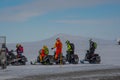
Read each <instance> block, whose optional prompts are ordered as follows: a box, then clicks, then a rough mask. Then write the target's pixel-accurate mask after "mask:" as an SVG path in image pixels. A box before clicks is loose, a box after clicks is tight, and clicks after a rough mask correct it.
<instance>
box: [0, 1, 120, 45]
mask: <svg viewBox="0 0 120 80" xmlns="http://www.w3.org/2000/svg"><path fill="white" fill-rule="evenodd" d="M59 33H65V34H70V35H77V36H79V35H80V36H84V37H96V38H102V39H109V40H114V39H116V38H119V37H120V0H0V35H1V36H6V37H7V42H9V43H14V42H31V41H38V40H44V39H47V38H50V37H52V36H54V35H56V34H59Z"/></svg>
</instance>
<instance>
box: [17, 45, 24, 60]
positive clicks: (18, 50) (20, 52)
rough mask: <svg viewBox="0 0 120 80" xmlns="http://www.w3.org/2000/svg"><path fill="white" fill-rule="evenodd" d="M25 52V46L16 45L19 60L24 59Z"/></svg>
mask: <svg viewBox="0 0 120 80" xmlns="http://www.w3.org/2000/svg"><path fill="white" fill-rule="evenodd" d="M23 51H24V49H23V46H22V45H21V44H17V45H16V52H17V57H18V58H20V57H22V53H23Z"/></svg>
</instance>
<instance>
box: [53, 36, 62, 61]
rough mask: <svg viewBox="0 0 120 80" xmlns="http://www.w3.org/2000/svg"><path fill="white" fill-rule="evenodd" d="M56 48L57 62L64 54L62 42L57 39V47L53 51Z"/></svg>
mask: <svg viewBox="0 0 120 80" xmlns="http://www.w3.org/2000/svg"><path fill="white" fill-rule="evenodd" d="M54 48H56V52H55V60H57V59H58V56H59V55H61V54H62V42H61V40H60V38H57V39H56V42H55V45H54V47H53V48H51V49H54Z"/></svg>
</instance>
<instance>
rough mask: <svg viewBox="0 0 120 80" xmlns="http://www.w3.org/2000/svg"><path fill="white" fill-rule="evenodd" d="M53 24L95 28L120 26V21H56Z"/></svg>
mask: <svg viewBox="0 0 120 80" xmlns="http://www.w3.org/2000/svg"><path fill="white" fill-rule="evenodd" d="M51 22H55V23H60V24H79V25H82V26H94V25H99V26H100V25H104V26H111V25H119V24H120V19H86V20H85V19H84V20H56V21H51Z"/></svg>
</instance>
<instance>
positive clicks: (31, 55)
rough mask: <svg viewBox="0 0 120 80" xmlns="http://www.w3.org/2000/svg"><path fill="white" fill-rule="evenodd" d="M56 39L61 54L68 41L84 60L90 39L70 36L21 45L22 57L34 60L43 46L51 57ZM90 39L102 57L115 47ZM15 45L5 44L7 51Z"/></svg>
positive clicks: (60, 35)
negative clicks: (60, 44) (60, 45)
mask: <svg viewBox="0 0 120 80" xmlns="http://www.w3.org/2000/svg"><path fill="white" fill-rule="evenodd" d="M58 37H59V38H60V39H61V41H62V43H63V54H64V55H66V45H65V41H66V40H70V42H72V43H74V44H75V53H76V54H78V55H79V57H80V59H82V58H84V55H85V53H86V50H88V49H89V39H90V38H87V37H81V36H72V35H68V34H57V35H55V36H53V37H51V38H48V39H46V40H42V41H36V42H24V43H21V44H22V45H23V46H24V55H25V56H27V58H28V60H29V61H31V60H34V59H36V57H37V56H38V51H39V50H40V49H41V48H42V46H43V45H47V46H48V48H49V51H50V54H52V55H53V54H54V53H53V52H54V51H52V50H51V48H52V47H53V46H54V43H55V41H56V38H58ZM92 39H93V41H95V42H97V44H98V48H97V50H96V53H99V54H100V55H103V56H104V55H106V54H104V52H105V51H106V50H107V49H106V48H108V47H110V46H112V47H114V46H116V45H115V42H114V41H110V40H102V39H96V38H92ZM15 45H16V44H7V46H8V48H9V50H11V49H15ZM110 49H111V48H110ZM105 53H106V52H105ZM107 53H108V52H107ZM106 56H107V55H106Z"/></svg>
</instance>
